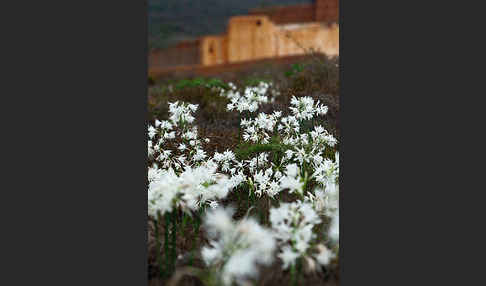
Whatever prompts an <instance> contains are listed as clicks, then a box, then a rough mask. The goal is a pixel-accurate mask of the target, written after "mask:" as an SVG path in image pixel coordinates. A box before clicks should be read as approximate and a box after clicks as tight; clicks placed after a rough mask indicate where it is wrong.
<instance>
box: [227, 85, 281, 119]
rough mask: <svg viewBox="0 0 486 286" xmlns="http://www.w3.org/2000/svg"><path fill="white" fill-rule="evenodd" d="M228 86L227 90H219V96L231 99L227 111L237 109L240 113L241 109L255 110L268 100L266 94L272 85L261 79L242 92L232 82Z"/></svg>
mask: <svg viewBox="0 0 486 286" xmlns="http://www.w3.org/2000/svg"><path fill="white" fill-rule="evenodd" d="M229 86H230V89H229V90H228V91H225V90H221V91H220V95H221V96H223V97H226V98H228V99H229V100H230V101H231V102H230V103H229V104H228V106H227V109H228V111H232V110H237V111H238V112H240V113H241V112H243V111H249V112H255V111H256V110H257V109H258V107H259V106H260V105H261V104H263V103H268V102H269V99H268V96H267V95H266V94H267V91H268V90H269V88H270V87H271V86H272V84H271V83H266V82H263V81H262V82H260V83H259V84H258V85H257V86H250V87H246V88H245V90H244V91H243V94H241V93H240V91H238V89H237V87H236V86H235V85H234V84H232V83H230V84H229ZM270 101H272V100H270Z"/></svg>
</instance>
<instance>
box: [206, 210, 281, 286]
mask: <svg viewBox="0 0 486 286" xmlns="http://www.w3.org/2000/svg"><path fill="white" fill-rule="evenodd" d="M232 214H233V210H232V209H224V208H216V209H214V210H210V211H209V212H208V213H207V215H206V218H205V220H204V225H205V229H206V230H207V232H208V237H209V239H210V242H209V244H210V246H208V247H203V249H202V251H201V254H202V257H203V260H204V262H205V263H206V265H208V266H214V267H217V268H218V270H217V273H215V274H217V275H218V276H219V277H220V280H221V282H222V283H223V284H224V285H231V284H232V283H235V282H236V283H239V282H241V281H244V280H246V279H247V278H255V277H256V276H257V275H258V268H257V264H262V265H269V264H271V263H272V261H273V252H274V250H275V247H276V243H275V238H274V237H273V235H272V233H271V232H270V231H269V230H267V229H265V228H263V227H261V226H260V225H259V224H258V223H257V222H256V221H255V220H253V219H251V218H245V219H243V220H241V221H239V222H233V220H232V219H231V217H232Z"/></svg>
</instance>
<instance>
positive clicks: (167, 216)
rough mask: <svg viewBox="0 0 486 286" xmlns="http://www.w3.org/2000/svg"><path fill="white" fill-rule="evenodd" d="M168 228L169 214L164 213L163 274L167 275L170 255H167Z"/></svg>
mask: <svg viewBox="0 0 486 286" xmlns="http://www.w3.org/2000/svg"><path fill="white" fill-rule="evenodd" d="M169 229H170V214H165V237H164V238H165V240H164V252H165V269H166V273H165V275H166V276H167V277H168V276H169V273H170V257H169Z"/></svg>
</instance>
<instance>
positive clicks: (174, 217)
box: [171, 212, 177, 271]
mask: <svg viewBox="0 0 486 286" xmlns="http://www.w3.org/2000/svg"><path fill="white" fill-rule="evenodd" d="M176 234H177V215H176V212H173V213H172V249H171V250H172V253H171V258H172V267H171V269H172V271H175V262H176V258H177V257H176V254H177V253H176V238H177V237H176Z"/></svg>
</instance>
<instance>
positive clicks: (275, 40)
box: [149, 0, 339, 69]
mask: <svg viewBox="0 0 486 286" xmlns="http://www.w3.org/2000/svg"><path fill="white" fill-rule="evenodd" d="M338 1H339V0H316V1H315V2H314V3H312V4H307V5H295V6H283V7H271V8H265V9H255V10H252V11H251V12H250V14H249V15H245V16H235V17H231V18H230V20H229V21H228V27H227V30H226V33H225V34H222V35H208V36H203V37H200V38H199V39H197V40H194V41H186V42H182V43H179V44H178V45H176V46H173V47H171V48H168V49H164V50H156V51H152V52H151V53H150V55H149V69H150V68H157V69H160V68H174V67H178V66H197V65H200V66H214V65H224V64H231V63H238V62H244V61H254V60H260V59H268V58H274V57H284V56H293V55H303V54H306V53H307V52H309V51H311V50H312V51H315V52H319V53H323V54H326V55H328V56H337V55H339V25H338V23H337V21H338V18H339V3H338ZM300 12H302V13H300Z"/></svg>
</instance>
